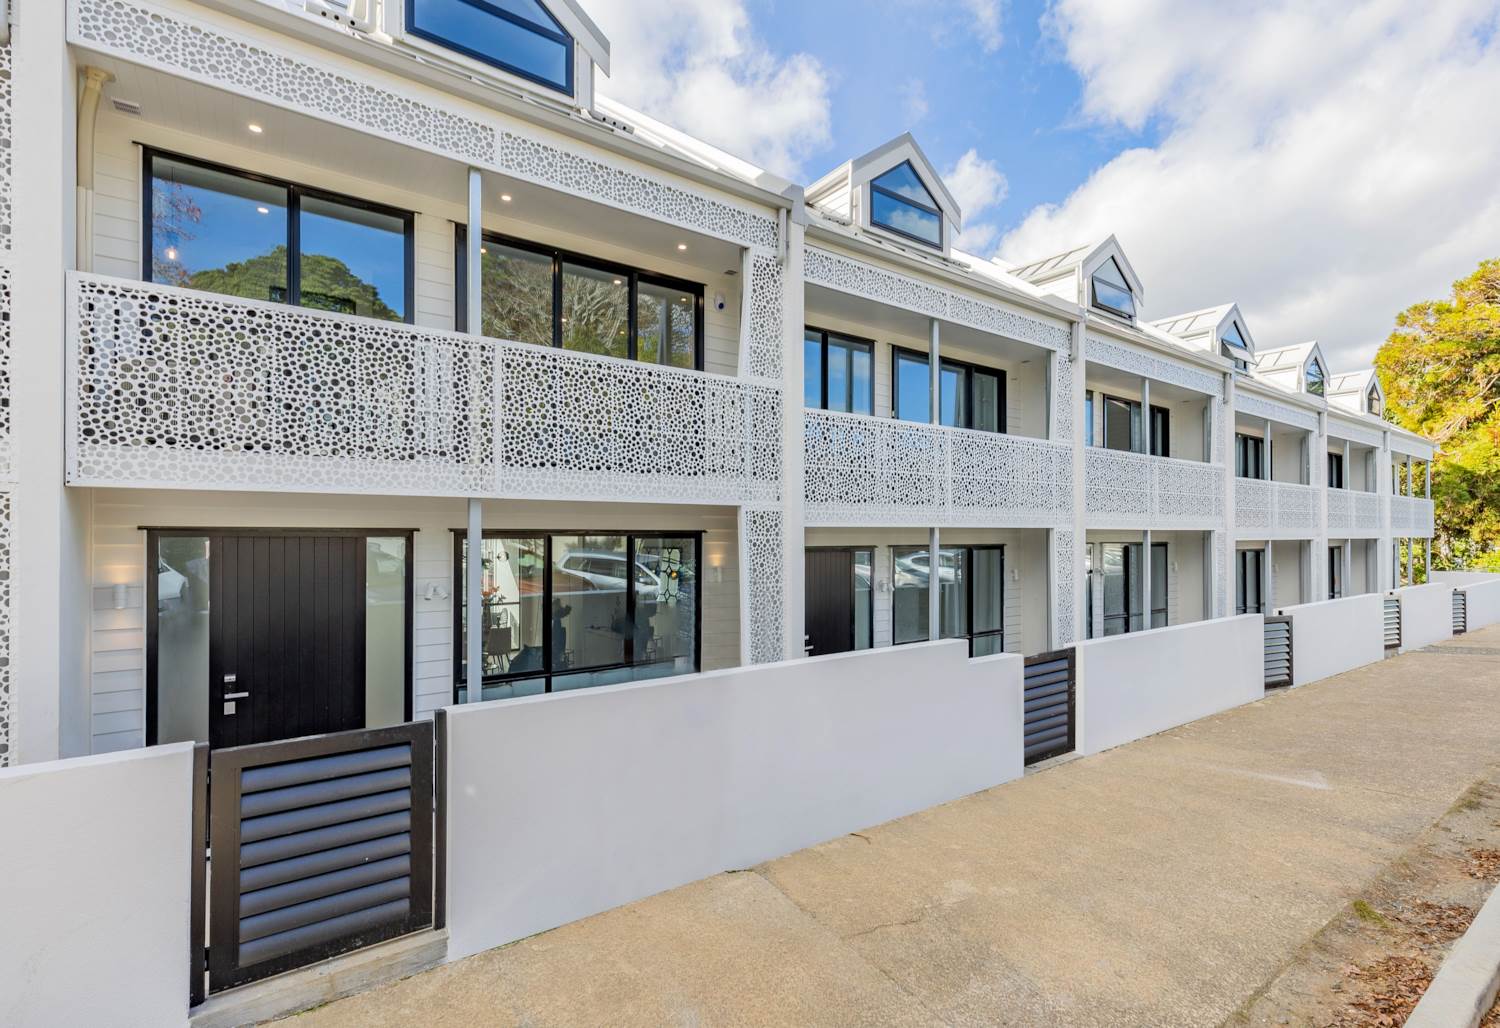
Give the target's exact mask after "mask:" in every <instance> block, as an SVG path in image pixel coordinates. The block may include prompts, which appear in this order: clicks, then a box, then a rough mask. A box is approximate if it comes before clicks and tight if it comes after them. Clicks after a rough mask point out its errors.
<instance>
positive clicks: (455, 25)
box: [406, 0, 573, 96]
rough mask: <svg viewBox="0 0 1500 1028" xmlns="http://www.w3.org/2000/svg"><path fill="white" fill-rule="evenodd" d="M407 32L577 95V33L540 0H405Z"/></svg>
mask: <svg viewBox="0 0 1500 1028" xmlns="http://www.w3.org/2000/svg"><path fill="white" fill-rule="evenodd" d="M406 31H407V32H409V33H411V34H412V35H414V36H419V37H421V38H422V39H425V40H427V41H428V42H431V43H436V44H438V45H439V46H442V47H447V48H448V49H450V50H454V51H456V52H458V53H461V54H463V55H465V56H466V57H472V58H473V59H474V60H476V61H480V62H483V63H484V64H488V65H490V66H492V67H495V68H499V69H500V70H502V71H507V72H510V73H511V74H512V75H519V76H520V77H521V78H524V79H529V80H530V81H532V82H536V83H539V84H540V85H543V86H548V87H550V88H552V89H556V90H558V91H559V92H562V93H566V94H568V95H569V96H571V95H572V94H573V37H572V36H570V35H568V33H567V32H566V31H565V30H564V29H563V27H562V26H561V25H560V24H558V21H557V19H556V18H554V17H553V16H552V14H551V12H549V11H548V10H547V9H546V8H545V7H544V6H543V5H542V4H541V3H539V2H537V0H406Z"/></svg>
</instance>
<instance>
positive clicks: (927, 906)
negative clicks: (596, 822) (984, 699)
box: [299, 626, 1500, 1028]
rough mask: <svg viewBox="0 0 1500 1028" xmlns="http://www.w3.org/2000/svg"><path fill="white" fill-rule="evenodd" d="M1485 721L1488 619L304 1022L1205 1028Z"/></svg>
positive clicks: (1436, 803)
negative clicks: (1434, 641)
mask: <svg viewBox="0 0 1500 1028" xmlns="http://www.w3.org/2000/svg"><path fill="white" fill-rule="evenodd" d="M1466 651H1467V652H1466ZM1486 651H1488V652H1486ZM1497 710H1500V626H1496V627H1492V628H1489V629H1485V630H1484V631H1481V632H1476V633H1473V634H1472V635H1468V636H1465V637H1463V638H1461V639H1459V640H1455V641H1454V642H1453V643H1451V644H1443V645H1441V646H1439V647H1436V648H1434V649H1433V650H1430V651H1425V652H1420V653H1412V654H1407V655H1405V656H1402V657H1399V658H1396V659H1394V660H1387V661H1385V662H1383V663H1381V664H1377V665H1374V666H1371V667H1369V668H1365V669H1363V670H1360V671H1355V672H1351V673H1349V674H1346V675H1342V676H1339V677H1337V678H1333V679H1328V680H1326V681H1323V682H1318V683H1314V684H1312V685H1309V686H1305V687H1303V688H1300V689H1297V690H1295V691H1292V692H1289V693H1282V694H1277V695H1273V696H1271V697H1269V698H1267V699H1266V700H1263V701H1261V702H1259V703H1255V704H1252V705H1250V706H1248V707H1242V708H1240V709H1238V710H1234V711H1230V712H1228V713H1225V714H1221V715H1218V716H1216V717H1212V718H1209V719H1206V720H1204V721H1199V722H1197V723H1195V724H1191V725H1187V726H1184V727H1182V728H1179V729H1175V730H1173V731H1170V732H1167V733H1165V734H1163V735H1159V736H1156V737H1154V738H1151V739H1147V740H1144V741H1142V742H1138V743H1134V744H1131V745H1129V746H1124V747H1121V748H1119V749H1116V750H1112V751H1110V752H1107V753H1103V754H1099V755H1098V756H1095V757H1089V758H1085V759H1080V760H1075V761H1071V762H1068V763H1065V764H1062V765H1060V766H1057V767H1054V768H1051V769H1049V770H1046V771H1043V772H1040V773H1037V774H1032V775H1028V776H1027V777H1026V778H1025V779H1024V780H1023V781H1020V782H1015V783H1011V784H1009V785H1005V786H1001V787H1000V788H997V789H992V790H990V791H988V792H985V793H980V794H978V795H975V796H971V797H968V798H966V799H963V800H959V801H958V802H955V803H950V804H947V805H945V806H942V807H937V808H934V809H932V810H928V811H924V812H922V813H920V814H917V815H914V816H912V817H908V818H904V819H902V820H900V821H895V822H892V823H890V824H886V825H882V826H880V827H877V828H872V829H870V830H869V831H867V832H862V833H860V834H858V835H855V836H847V837H844V838H840V839H837V840H834V841H832V842H829V843H825V844H824V845H821V846H816V847H814V848H812V849H809V850H804V851H802V852H800V853H795V854H792V855H791V856H788V857H784V858H782V859H780V860H775V861H772V862H770V863H768V864H765V865H762V866H760V867H757V868H754V869H752V870H750V871H747V872H741V873H736V874H726V875H719V876H717V877H715V878H711V879H707V880H705V881H702V882H698V883H696V884H694V885H690V886H686V887H684V888H681V889H677V890H674V891H672V892H669V893H665V894H663V895H660V896H656V897H653V898H651V899H647V900H643V901H641V902H639V903H635V904H632V905H630V906H627V907H622V908H620V909H618V910H614V911H610V912H608V913H605V914H601V915H599V916H597V917H593V918H590V919H588V920H585V921H581V922H578V923H576V924H573V925H568V926H566V927H563V928H560V929H557V930H556V931H552V932H547V933H545V934H543V935H539V936H536V937H534V938H531V939H527V940H524V941H522V942H519V943H516V944H515V945H512V946H508V947H505V948H504V949H500V950H494V951H491V952H489V953H484V954H480V955H479V956H476V957H473V958H470V959H469V960H466V961H463V962H461V963H458V964H453V965H449V966H446V967H442V968H439V969H436V970H433V971H429V972H426V973H424V974H421V975H418V976H416V977H414V978H411V979H408V980H406V981H404V982H398V983H395V984H393V985H390V986H386V987H384V988H381V989H377V990H375V991H373V992H370V993H367V994H365V995H362V996H357V997H354V998H352V999H348V1000H343V1001H341V1002H338V1003H335V1004H332V1005H330V1006H327V1007H324V1008H322V1009H319V1010H316V1011H312V1012H310V1013H308V1014H305V1015H302V1017H301V1019H300V1022H299V1024H301V1025H306V1026H341V1025H350V1026H354V1025H359V1026H369V1025H398V1024H399V1025H409V1024H423V1025H461V1026H465V1028H474V1026H479V1025H509V1024H524V1025H605V1024H608V1025H662V1024H671V1025H748V1024H785V1025H936V1024H950V1025H1026V1026H1044V1025H1120V1026H1126V1025H1128V1026H1132V1028H1134V1026H1142V1025H1162V1026H1174V1028H1175V1026H1196V1025H1217V1024H1219V1023H1221V1022H1222V1021H1223V1020H1224V1019H1225V1018H1227V1017H1229V1016H1230V1015H1232V1014H1233V1013H1234V1012H1235V1011H1236V1010H1237V1009H1238V1008H1239V1007H1240V1006H1242V1005H1243V1004H1244V1003H1245V1002H1246V1000H1248V999H1249V998H1250V997H1251V996H1253V995H1254V994H1255V992H1256V991H1257V990H1258V989H1260V988H1261V987H1263V986H1264V985H1265V984H1266V983H1267V982H1269V981H1270V980H1271V979H1272V978H1273V977H1274V976H1275V975H1276V973H1277V971H1278V969H1279V968H1281V967H1282V965H1283V964H1285V963H1286V962H1287V961H1288V960H1289V959H1290V958H1291V957H1292V956H1293V954H1294V953H1295V952H1296V950H1297V949H1298V947H1300V946H1301V945H1302V944H1303V943H1304V942H1305V941H1306V940H1307V939H1309V938H1310V937H1311V936H1313V935H1314V934H1316V933H1317V931H1318V930H1319V928H1320V927H1321V926H1322V925H1323V924H1324V923H1325V922H1326V921H1328V919H1329V918H1331V917H1333V916H1334V915H1335V914H1337V913H1338V912H1339V910H1340V909H1342V908H1343V906H1344V905H1345V904H1346V903H1348V902H1349V901H1350V900H1351V899H1352V898H1353V897H1354V896H1356V895H1357V894H1358V893H1359V891H1360V890H1361V888H1362V887H1363V886H1364V885H1365V884H1366V883H1368V882H1369V881H1370V880H1371V879H1372V878H1373V877H1374V876H1375V875H1376V874H1377V873H1378V872H1379V871H1380V869H1381V868H1383V867H1384V866H1385V865H1386V864H1388V863H1389V862H1391V861H1392V860H1394V859H1396V858H1397V857H1398V856H1399V855H1400V853H1401V852H1402V851H1403V850H1404V849H1405V848H1406V847H1407V846H1408V845H1410V844H1411V843H1412V842H1413V841H1414V840H1415V838H1416V837H1417V836H1418V835H1419V834H1420V833H1421V832H1422V830H1423V829H1425V828H1426V827H1427V826H1429V825H1430V824H1432V822H1434V821H1435V820H1437V819H1438V818H1439V817H1440V816H1441V815H1442V814H1443V813H1444V811H1445V810H1446V809H1447V808H1448V807H1449V806H1450V805H1451V804H1452V803H1453V802H1454V801H1455V800H1456V799H1457V798H1458V797H1459V796H1460V795H1461V794H1462V793H1463V792H1464V790H1465V789H1466V788H1468V786H1469V785H1470V784H1471V783H1473V782H1474V781H1476V780H1477V779H1479V778H1480V777H1481V776H1482V775H1483V774H1484V773H1485V771H1486V770H1487V768H1488V767H1489V766H1490V765H1491V764H1492V763H1493V762H1495V761H1496V759H1497V754H1500V717H1497V716H1496V711H1497Z"/></svg>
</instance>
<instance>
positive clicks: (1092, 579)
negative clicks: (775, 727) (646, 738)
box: [0, 0, 1433, 764]
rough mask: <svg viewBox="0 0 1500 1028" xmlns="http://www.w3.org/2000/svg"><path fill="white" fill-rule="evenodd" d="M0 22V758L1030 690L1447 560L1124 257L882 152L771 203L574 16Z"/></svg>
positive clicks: (1362, 466)
mask: <svg viewBox="0 0 1500 1028" xmlns="http://www.w3.org/2000/svg"><path fill="white" fill-rule="evenodd" d="M6 6H7V5H6V4H5V3H3V2H0V8H5V7H6ZM8 6H9V10H8V14H7V21H8V37H7V38H8V42H7V43H6V44H5V45H3V46H0V136H3V139H0V286H3V291H0V303H3V304H4V308H3V312H0V316H3V320H0V329H3V331H4V336H3V342H4V348H3V354H4V359H5V361H6V362H7V373H6V374H5V375H4V376H3V382H4V389H5V391H6V395H5V397H4V401H3V403H0V411H3V412H4V418H3V419H0V431H3V435H4V446H3V450H0V452H3V453H4V455H5V459H4V462H3V472H4V476H5V479H6V484H5V487H4V488H5V492H4V494H3V495H4V500H3V504H0V519H3V520H0V530H3V533H4V547H3V553H4V555H5V557H4V559H5V561H6V565H7V566H6V567H5V569H4V574H3V576H0V579H3V581H5V583H6V587H7V588H6V591H5V592H4V593H3V594H0V604H3V612H4V614H3V616H4V621H5V626H6V630H5V631H4V632H3V635H0V638H3V640H4V642H5V645H7V646H8V647H9V652H8V658H7V660H6V661H5V663H4V667H5V672H4V677H3V678H0V764H3V763H23V762H32V761H42V760H48V759H51V758H55V757H58V756H72V755H79V754H88V753H102V752H107V751H115V750H122V749H130V748H137V747H143V746H147V745H150V744H154V743H166V742H174V741H183V740H195V741H199V742H205V743H209V744H211V746H213V747H215V748H220V747H226V746H231V745H236V744H241V743H260V742H267V741H272V740H278V739H285V738H290V737H294V736H304V735H309V734H313V733H321V732H332V731H338V730H343V729H352V728H363V727H378V726H382V725H389V724H395V723H400V722H405V721H409V720H414V719H422V718H424V717H428V716H429V715H430V714H431V713H432V712H433V711H434V710H436V709H438V708H441V707H445V706H448V705H450V704H455V703H462V702H465V701H468V700H477V699H481V698H483V699H497V698H504V697H512V696H522V695H530V694H537V693H545V692H557V691H563V690H571V689H578V688H583V687H591V686H597V685H603V684H609V683H616V682H624V681H635V680H639V679H643V678H655V677H662V676H673V675H680V674H685V673H689V672H692V671H697V670H710V669H717V668H729V667H736V666H740V665H749V664H758V663H765V662H771V661H779V660H783V659H786V658H791V657H798V656H801V655H803V654H804V653H813V654H824V653H833V652H839V651H844V650H851V649H861V648H874V647H889V646H898V645H901V644H904V643H909V642H915V641H919V640H926V639H929V638H933V637H939V636H941V637H948V636H958V637H967V638H968V639H969V640H971V648H972V652H973V653H974V654H976V655H982V654H988V653H996V652H1000V651H1006V652H1011V653H1022V654H1028V655H1034V654H1041V653H1046V652H1050V651H1056V650H1059V649H1063V648H1065V647H1068V646H1070V645H1072V644H1074V643H1076V642H1079V641H1081V640H1083V639H1085V638H1088V637H1101V636H1107V635H1117V634H1123V633H1130V632H1136V631H1141V630H1146V629H1149V628H1152V627H1157V626H1163V625H1178V624H1183V623H1188V622H1194V621H1202V620H1207V619H1213V618H1222V617H1227V616H1231V615H1234V614H1236V613H1246V612H1249V613H1256V612H1262V613H1268V612H1270V611H1272V610H1273V609H1276V608H1280V607H1283V606H1287V605H1292V604H1298V603H1303V602H1308V601H1313V600H1321V599H1327V598H1329V597H1334V596H1344V595H1353V594H1357V593H1371V592H1379V591H1384V590H1388V589H1391V588H1394V587H1396V586H1398V585H1399V584H1401V583H1402V582H1406V581H1410V580H1412V578H1413V575H1414V573H1415V571H1416V567H1415V561H1416V559H1417V558H1416V557H1415V556H1413V555H1414V554H1417V553H1419V552H1420V551H1421V550H1422V549H1423V545H1422V544H1423V543H1425V541H1426V540H1428V539H1429V538H1430V537H1431V535H1432V529H1433V511H1432V504H1431V501H1430V500H1429V499H1427V498H1426V497H1427V495H1428V483H1429V481H1430V475H1429V473H1428V463H1429V462H1430V460H1431V458H1432V453H1433V450H1432V446H1431V444H1430V443H1428V442H1427V441H1425V440H1423V439H1421V438H1419V437H1417V436H1414V435H1412V434H1410V433H1407V432H1404V431H1402V430H1400V429H1398V428H1396V427H1394V426H1393V425H1391V424H1390V423H1389V422H1387V421H1385V420H1384V419H1383V418H1382V416H1381V415H1382V396H1381V392H1380V387H1379V385H1378V383H1377V382H1376V381H1375V379H1374V378H1373V376H1372V375H1371V374H1370V373H1369V372H1368V371H1348V372H1340V371H1338V370H1336V369H1334V368H1331V367H1330V366H1329V365H1328V364H1327V362H1326V361H1325V359H1324V357H1323V355H1322V353H1321V352H1320V351H1319V349H1318V347H1317V345H1316V344H1315V343H1303V344H1299V345H1293V346H1284V347H1278V348H1274V349H1266V348H1264V347H1258V346H1257V344H1256V341H1255V339H1254V336H1253V334H1252V331H1251V325H1250V323H1249V321H1248V319H1247V317H1246V315H1245V313H1244V312H1242V311H1241V309H1240V308H1239V307H1238V306H1236V305H1235V304H1233V303H1222V304H1220V305H1219V306H1213V307H1209V308H1207V309H1204V310H1200V311H1195V312H1190V313H1185V314H1180V315H1172V314H1171V312H1157V311H1154V310H1152V309H1151V308H1150V306H1149V293H1148V289H1147V286H1146V284H1145V283H1143V282H1142V281H1141V279H1140V278H1139V276H1138V275H1137V273H1136V271H1135V269H1134V268H1133V267H1132V264H1131V261H1130V260H1129V258H1128V255H1127V253H1126V251H1125V250H1124V248H1123V247H1122V246H1121V244H1120V242H1119V241H1117V240H1115V239H1114V238H1108V239H1105V240H1103V241H1095V242H1086V243H1083V245H1074V246H1073V248H1072V249H1067V250H1061V251H1060V252H1059V253H1057V254H1054V255H1050V256H1048V255H1040V254H1039V255H1037V259H1036V260H1033V261H1030V262H1028V263H1025V264H1021V265H1018V266H1012V265H1008V264H1003V263H1000V262H997V261H993V260H987V259H984V258H981V257H978V256H974V255H969V254H964V253H961V252H959V251H958V250H956V249H955V248H954V246H953V240H954V238H955V237H956V235H957V234H958V232H959V231H960V229H961V227H962V224H963V212H962V211H961V210H960V209H959V207H958V205H957V204H956V203H955V202H954V200H953V197H952V195H951V193H950V191H949V190H948V189H947V188H946V187H945V185H944V183H943V182H942V180H941V178H940V176H939V175H938V174H937V173H936V172H935V170H934V168H933V166H932V164H931V162H930V161H928V160H927V158H926V157H925V156H924V154H923V153H922V150H921V148H920V147H919V146H918V145H917V142H916V141H915V140H913V139H912V138H911V137H910V136H907V135H901V136H898V137H896V138H895V139H893V140H892V141H891V142H890V143H888V144H886V145H885V146H882V147H880V148H878V149H877V150H875V151H872V152H871V153H869V154H865V155H863V156H859V157H856V158H854V159H852V160H850V161H848V162H847V163H845V164H843V165H842V166H840V167H839V168H837V169H835V170H834V171H832V172H831V173H830V174H828V175H827V176H825V177H823V178H822V179H820V180H818V181H817V182H815V183H812V184H811V185H807V186H802V185H798V184H796V183H791V182H787V181H783V180H781V179H779V178H777V177H776V176H775V175H772V174H770V173H768V172H766V171H765V170H763V169H760V168H757V167H754V166H752V165H750V164H748V163H747V162H745V161H743V160H740V159H738V158H735V157H733V156H730V155H728V154H725V153H722V152H720V151H718V150H716V149H715V148H713V147H711V146H708V145H706V144H704V143H702V142H700V141H698V140H695V139H693V138H690V137H688V136H687V135H685V134H683V133H681V132H678V131H676V130H674V129H672V128H671V127H669V126H666V125H663V124H660V123H658V122H656V121H654V120H653V119H651V118H648V117H645V116H643V115H641V114H639V113H638V112H635V111H632V110H629V109H627V108H625V107H623V106H621V105H620V104H618V103H615V102H613V101H611V100H609V99H608V98H607V97H606V96H604V95H601V94H600V93H599V92H598V91H597V89H596V85H597V83H599V82H600V76H601V75H603V74H605V73H607V72H608V70H609V64H610V47H609V43H608V40H606V39H605V38H603V36H602V35H601V33H600V32H599V31H598V29H597V28H596V27H595V26H594V24H593V23H592V22H591V21H590V20H589V18H588V16H587V14H586V13H585V12H584V11H583V10H582V9H580V8H579V7H578V6H577V5H576V4H575V3H574V2H573V0H514V2H505V3H497V2H492V0H10V3H9V5H8ZM1077 243H1079V241H1077V240H1058V245H1059V247H1062V246H1067V245H1072V244H1077ZM1225 299H1226V298H1224V297H1214V296H1208V297H1204V302H1205V303H1208V302H1217V301H1221V300H1225ZM1148 312H1149V313H1148ZM1404 540H1415V541H1417V542H1416V543H1415V544H1413V545H1408V546H1405V547H1403V546H1402V542H1403V541H1404ZM476 550H477V551H479V556H480V559H477V560H474V559H470V555H472V554H474V553H475V551H476ZM1403 554H1405V555H1406V556H1405V557H1404V559H1403V556H1402V555H1403ZM1424 559H1425V558H1424ZM934 574H935V575H936V578H937V586H936V588H933V587H932V578H933V576H934ZM476 682H477V683H482V687H480V688H472V689H471V688H470V686H471V685H473V684H476Z"/></svg>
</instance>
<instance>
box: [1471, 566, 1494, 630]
mask: <svg viewBox="0 0 1500 1028" xmlns="http://www.w3.org/2000/svg"><path fill="white" fill-rule="evenodd" d="M1490 578H1491V581H1488V582H1476V583H1474V584H1473V585H1466V586H1463V587H1462V590H1461V591H1462V592H1463V594H1464V595H1465V596H1466V597H1467V598H1468V609H1467V613H1468V619H1469V631H1471V632H1472V631H1474V629H1476V628H1483V627H1485V626H1486V625H1493V624H1495V623H1496V622H1497V621H1500V575H1491V576H1490Z"/></svg>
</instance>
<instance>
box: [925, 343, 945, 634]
mask: <svg viewBox="0 0 1500 1028" xmlns="http://www.w3.org/2000/svg"><path fill="white" fill-rule="evenodd" d="M942 334H943V333H942V326H941V324H940V323H939V322H938V319H937V318H930V319H928V322H927V336H928V348H927V387H928V390H929V392H928V408H929V413H930V414H931V415H932V423H933V425H940V424H942V411H941V405H942V399H943V377H942V363H943V358H942V349H941V346H942ZM938 470H939V472H940V473H941V472H942V471H943V470H944V469H942V468H939V469H938ZM939 536H940V533H939V531H938V528H937V526H936V525H934V526H933V527H932V530H931V531H930V532H929V533H928V536H927V638H929V639H941V638H942V635H943V633H942V622H941V617H942V610H943V595H942V594H943V565H942V562H941V561H940V559H939V558H940V557H941V555H942V550H941V539H940V538H939Z"/></svg>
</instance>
